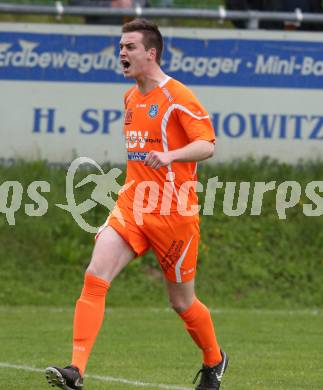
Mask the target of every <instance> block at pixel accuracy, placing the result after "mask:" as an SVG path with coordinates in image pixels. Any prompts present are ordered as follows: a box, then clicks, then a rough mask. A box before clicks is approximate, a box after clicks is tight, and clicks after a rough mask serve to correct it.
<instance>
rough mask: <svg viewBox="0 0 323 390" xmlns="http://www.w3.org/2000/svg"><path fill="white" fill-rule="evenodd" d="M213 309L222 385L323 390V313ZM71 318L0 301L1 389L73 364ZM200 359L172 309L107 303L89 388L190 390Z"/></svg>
mask: <svg viewBox="0 0 323 390" xmlns="http://www.w3.org/2000/svg"><path fill="white" fill-rule="evenodd" d="M212 315H213V318H214V321H215V324H216V329H217V334H218V337H219V341H220V342H221V345H222V347H223V349H224V350H225V351H227V353H228V355H229V356H230V363H229V368H228V371H227V373H226V375H225V377H224V380H223V384H222V386H221V390H222V389H223V390H265V389H266V390H267V389H268V390H270V389H275V390H288V389H291V390H301V389H302V390H305V389H306V390H309V389H313V390H319V389H323V366H322V356H323V333H322V323H323V312H322V311H315V310H303V311H270V310H264V311H262V310H236V309H227V310H219V311H214V312H212ZM72 318H73V310H72V309H70V308H66V309H57V308H53V309H51V308H45V307H4V306H2V307H0V346H1V347H0V389H5V390H10V389H14V390H16V389H33V390H38V389H39V390H40V389H47V388H48V389H49V388H50V387H49V386H48V385H47V384H46V382H45V378H44V375H43V373H42V372H41V371H40V370H43V369H44V368H45V367H46V366H48V365H52V364H58V365H63V364H67V363H69V358H70V344H71V338H72ZM200 362H201V358H200V353H199V351H198V350H197V349H196V348H195V346H194V344H193V343H192V341H191V340H190V338H189V336H188V335H187V334H186V333H185V331H184V330H183V325H182V321H181V320H180V319H179V318H178V317H177V316H176V315H175V314H174V313H173V312H172V311H170V310H167V309H155V310H154V309H147V308H139V309H135V308H122V309H108V311H107V315H106V319H105V322H104V325H103V328H102V331H101V333H100V335H99V338H98V340H97V343H96V345H95V348H94V351H93V353H92V356H91V359H90V362H89V365H88V371H87V372H88V374H89V377H88V378H87V379H86V381H85V389H88V390H99V389H100V390H104V389H116V390H119V389H120V390H121V389H122V390H124V389H129V390H131V389H136V388H137V389H138V388H144V389H150V390H157V389H161V388H164V389H174V390H176V389H178V390H179V389H180V388H182V389H192V388H193V385H192V384H191V382H192V378H193V377H194V375H195V373H196V371H197V370H198V369H199V368H200ZM10 365H12V366H11V367H10ZM19 366H22V367H19ZM38 370H39V371H38ZM127 381H128V382H127ZM136 382H141V383H136Z"/></svg>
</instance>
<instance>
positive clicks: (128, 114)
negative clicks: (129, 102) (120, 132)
mask: <svg viewBox="0 0 323 390" xmlns="http://www.w3.org/2000/svg"><path fill="white" fill-rule="evenodd" d="M131 122H132V109H131V108H129V109H128V110H127V111H126V115H125V118H124V123H125V125H130V124H131Z"/></svg>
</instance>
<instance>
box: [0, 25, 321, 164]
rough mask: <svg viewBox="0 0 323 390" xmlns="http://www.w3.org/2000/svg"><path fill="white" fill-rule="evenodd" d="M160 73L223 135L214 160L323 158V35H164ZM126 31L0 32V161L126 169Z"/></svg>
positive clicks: (10, 28) (49, 28) (47, 28)
mask: <svg viewBox="0 0 323 390" xmlns="http://www.w3.org/2000/svg"><path fill="white" fill-rule="evenodd" d="M162 32H163V34H164V37H165V50H164V56H163V63H162V67H163V70H164V71H165V72H166V73H167V74H168V75H169V76H171V77H174V78H176V79H178V80H180V81H181V82H183V83H184V84H186V85H188V86H189V87H190V88H191V89H192V90H193V92H194V93H195V94H196V95H197V96H198V98H199V99H200V100H201V102H202V103H203V105H204V106H205V107H206V109H207V110H208V112H209V114H210V116H211V119H212V122H213V125H214V129H215V132H216V135H217V150H216V155H215V157H214V159H213V162H217V161H228V160H232V159H234V158H246V157H248V156H254V157H263V156H269V157H272V158H277V159H279V160H281V161H288V162H292V163H294V162H297V161H298V160H299V159H310V158H322V157H323V111H322V101H323V34H319V33H311V34H310V33H299V32H289V33H287V32H272V31H271V32H266V31H239V30H207V29H176V28H169V29H164V30H162ZM119 40H120V28H119V27H101V26H100V27H94V26H75V25H71V26H62V25H59V26H58V25H35V24H33V25H31V24H30V25H28V24H27V25H26V24H23V25H22V24H6V23H4V24H1V25H0V135H1V143H0V159H12V158H26V159H39V158H41V159H47V160H48V161H51V162H68V161H70V160H72V159H73V158H74V157H77V156H87V157H90V158H93V159H95V160H96V161H98V162H103V161H110V162H112V163H122V162H124V161H125V158H126V154H125V146H124V139H123V135H122V125H123V116H124V107H123V95H124V93H125V92H126V91H127V89H128V88H130V87H131V85H132V84H131V81H129V80H125V79H124V77H123V76H122V72H121V69H120V64H119V60H118V51H119Z"/></svg>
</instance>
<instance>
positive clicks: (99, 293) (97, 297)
mask: <svg viewBox="0 0 323 390" xmlns="http://www.w3.org/2000/svg"><path fill="white" fill-rule="evenodd" d="M108 288H109V283H108V282H106V281H105V280H103V279H100V278H97V277H96V276H94V275H92V274H90V273H86V274H85V278H84V286H83V290H82V293H81V296H80V298H79V299H78V301H77V303H76V306H75V313H74V335H73V356H72V365H73V366H76V367H77V368H78V369H79V370H80V372H81V374H82V375H83V374H84V371H85V367H86V364H87V361H88V359H89V356H90V353H91V350H92V347H93V344H94V342H95V339H96V336H97V335H98V333H99V330H100V328H101V325H102V321H103V317H104V310H105V297H106V293H107V290H108Z"/></svg>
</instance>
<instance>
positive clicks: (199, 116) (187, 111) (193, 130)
mask: <svg viewBox="0 0 323 390" xmlns="http://www.w3.org/2000/svg"><path fill="white" fill-rule="evenodd" d="M176 114H177V118H178V120H179V122H180V124H181V126H182V128H183V129H184V131H185V133H186V135H187V137H188V139H189V141H190V142H193V141H197V140H205V141H210V142H213V143H214V142H215V133H214V129H213V126H212V122H211V120H210V116H209V114H208V112H207V111H206V109H205V108H204V107H203V106H202V104H201V103H200V102H199V101H198V99H197V98H196V97H195V96H194V95H193V93H191V92H190V91H189V93H186V94H185V98H184V99H183V98H182V99H180V100H179V102H178V104H176Z"/></svg>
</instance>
